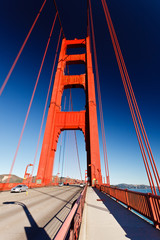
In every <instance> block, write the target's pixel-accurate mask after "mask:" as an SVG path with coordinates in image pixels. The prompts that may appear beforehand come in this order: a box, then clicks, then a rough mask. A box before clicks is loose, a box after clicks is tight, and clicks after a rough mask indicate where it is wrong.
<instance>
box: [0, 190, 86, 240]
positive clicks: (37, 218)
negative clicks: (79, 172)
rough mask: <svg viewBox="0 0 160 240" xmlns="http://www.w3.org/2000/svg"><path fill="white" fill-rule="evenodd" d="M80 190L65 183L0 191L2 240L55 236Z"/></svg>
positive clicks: (49, 237)
mask: <svg viewBox="0 0 160 240" xmlns="http://www.w3.org/2000/svg"><path fill="white" fill-rule="evenodd" d="M81 191H82V189H81V188H80V187H78V186H63V187H45V188H35V189H29V190H28V193H26V192H22V193H10V192H0V240H22V239H23V240H25V239H29V240H30V239H34V240H35V239H39V240H40V239H53V238H54V236H55V234H56V232H57V231H58V229H59V228H60V226H61V225H62V223H63V222H64V220H65V218H66V216H67V215H68V213H69V211H70V209H71V207H72V203H73V202H74V201H75V200H76V199H77V198H78V196H79V194H80V192H81Z"/></svg>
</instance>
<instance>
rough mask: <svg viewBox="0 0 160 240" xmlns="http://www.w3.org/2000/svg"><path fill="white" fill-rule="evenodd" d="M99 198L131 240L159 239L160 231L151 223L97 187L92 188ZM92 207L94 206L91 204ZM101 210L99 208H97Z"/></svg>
mask: <svg viewBox="0 0 160 240" xmlns="http://www.w3.org/2000/svg"><path fill="white" fill-rule="evenodd" d="M94 191H95V192H96V194H97V195H98V196H99V198H100V199H103V203H104V205H105V206H106V208H107V209H106V211H107V212H108V211H109V212H110V214H112V215H113V217H114V218H115V219H116V221H117V222H118V223H119V224H120V226H121V227H122V228H123V230H124V231H125V232H126V237H128V238H129V239H131V240H142V239H145V240H158V239H160V231H159V230H157V229H155V228H154V227H153V226H152V225H151V224H149V223H147V222H146V221H145V220H143V219H141V218H140V217H138V216H137V215H135V214H134V213H132V212H131V211H129V210H128V209H126V208H125V207H123V206H122V205H120V204H119V203H117V202H116V201H114V200H113V199H111V198H110V197H108V196H106V195H105V194H104V193H102V192H100V191H99V190H97V189H94ZM92 207H94V206H92ZM99 210H101V209H99Z"/></svg>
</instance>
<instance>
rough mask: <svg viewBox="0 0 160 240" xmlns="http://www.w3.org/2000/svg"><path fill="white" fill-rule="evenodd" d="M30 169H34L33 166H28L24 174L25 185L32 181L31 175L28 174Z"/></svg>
mask: <svg viewBox="0 0 160 240" xmlns="http://www.w3.org/2000/svg"><path fill="white" fill-rule="evenodd" d="M28 167H33V164H28V165H27V167H26V170H25V173H24V178H23V183H28V182H30V181H31V173H28V172H27V171H28Z"/></svg>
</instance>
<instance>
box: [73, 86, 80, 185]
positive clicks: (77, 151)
mask: <svg viewBox="0 0 160 240" xmlns="http://www.w3.org/2000/svg"><path fill="white" fill-rule="evenodd" d="M70 101H71V109H72V111H73V102H72V95H71V89H70ZM74 138H75V142H76V151H77V159H78V167H79V172H80V177H81V181H82V171H81V165H80V160H79V152H78V144H77V136H76V131H75V130H74Z"/></svg>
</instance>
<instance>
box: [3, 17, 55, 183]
mask: <svg viewBox="0 0 160 240" xmlns="http://www.w3.org/2000/svg"><path fill="white" fill-rule="evenodd" d="M56 18H57V13H56V15H55V18H54V21H53V24H52V28H51V31H50V34H49V38H48V42H47V45H46V49H45V52H44V55H43V59H42V63H41V66H40V69H39V73H38V76H37V80H36V83H35V86H34V90H33V93H32V97H31V100H30V103H29V107H28V110H27V114H26V117H25V121H24V124H23V128H22V131H21V135H20V138H19V141H18V145H17V149H16V152H15V155H14V158H13V162H12V165H11V169H10V172H9V177H8V180H7V182H9V180H10V176H11V173H12V170H13V166H14V163H15V160H16V157H17V154H18V150H19V147H20V143H21V140H22V136H23V132H24V129H25V126H26V123H27V119H28V115H29V112H30V109H31V106H32V102H33V98H34V95H35V91H36V88H37V85H38V81H39V78H40V75H41V71H42V67H43V64H44V60H45V57H46V54H47V50H48V46H49V43H50V39H51V36H52V33H53V29H54V25H55V21H56Z"/></svg>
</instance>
